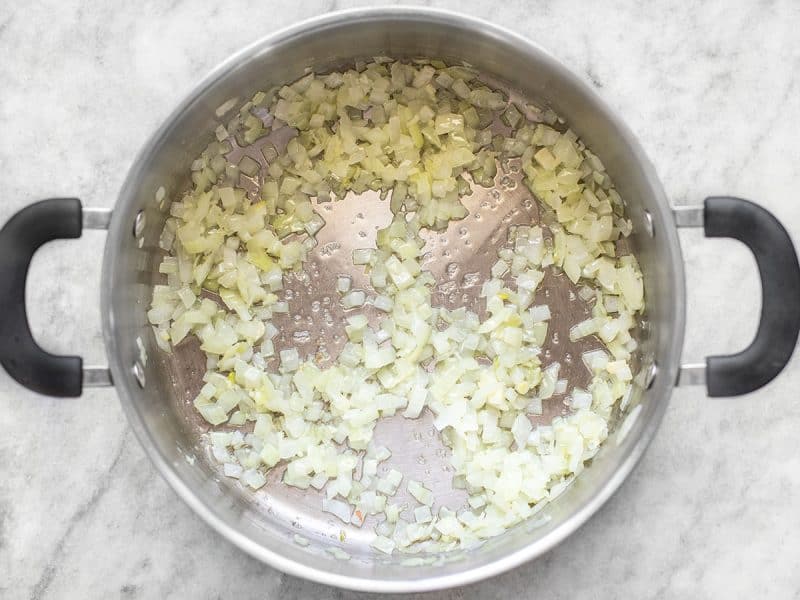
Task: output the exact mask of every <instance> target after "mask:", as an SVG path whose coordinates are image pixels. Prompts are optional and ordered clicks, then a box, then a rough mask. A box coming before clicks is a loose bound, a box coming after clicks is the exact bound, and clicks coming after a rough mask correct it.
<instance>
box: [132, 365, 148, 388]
mask: <svg viewBox="0 0 800 600" xmlns="http://www.w3.org/2000/svg"><path fill="white" fill-rule="evenodd" d="M133 377H134V378H135V379H136V383H138V384H139V387H141V388H144V384H145V380H144V367H143V366H142V363H140V362H139V361H138V360H137V361H136V362H135V363H133Z"/></svg>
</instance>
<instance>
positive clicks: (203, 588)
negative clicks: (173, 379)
mask: <svg viewBox="0 0 800 600" xmlns="http://www.w3.org/2000/svg"><path fill="white" fill-rule="evenodd" d="M362 4H367V3H362V2H344V1H337V0H333V2H321V1H317V0H309V1H306V2H247V1H244V0H228V1H227V2H224V3H218V2H214V3H212V2H204V3H198V2H188V1H181V0H176V1H173V2H170V3H165V2H160V1H156V0H149V1H148V0H145V1H142V2H136V3H126V4H122V3H110V2H102V1H99V0H85V1H84V2H79V1H77V0H47V1H39V2H29V3H11V2H4V3H1V4H0V57H2V58H1V59H0V172H2V174H3V184H4V185H3V195H2V201H0V221H5V219H6V218H8V217H9V216H10V215H11V214H12V213H13V212H14V211H16V210H18V209H19V208H20V207H22V206H24V205H25V204H28V203H30V202H32V201H34V200H36V199H39V198H44V197H50V196H58V195H76V196H78V197H80V198H82V199H83V200H84V201H85V203H86V204H87V205H90V206H112V205H113V203H114V198H115V195H116V191H117V189H118V188H119V186H120V184H121V182H122V178H123V177H124V176H125V172H126V169H127V167H128V165H129V164H130V162H131V160H132V158H133V156H134V155H135V153H136V152H137V150H138V148H139V147H140V146H141V145H142V144H143V142H144V140H145V138H146V136H147V135H149V133H150V132H151V131H152V130H153V129H154V128H155V127H156V126H157V125H158V124H159V123H160V122H161V120H162V119H164V118H165V117H166V115H167V114H168V112H169V111H170V110H171V109H172V107H173V106H174V105H175V104H176V103H177V102H178V101H179V100H180V98H181V97H182V96H183V95H184V94H185V93H186V92H187V91H188V90H189V89H190V88H191V86H192V85H193V84H194V83H195V82H196V81H197V80H198V79H199V78H200V77H201V76H202V75H204V74H205V72H207V71H208V70H209V69H210V68H211V67H212V66H214V65H215V64H216V63H218V62H219V61H221V60H222V59H223V58H225V57H226V56H227V55H228V54H230V53H231V52H232V51H234V50H235V49H237V48H239V47H240V46H242V45H244V44H245V43H247V42H250V41H252V40H254V39H256V38H258V37H259V36H261V35H264V34H266V33H269V32H270V31H273V30H276V29H278V28H280V27H283V26H285V25H288V24H291V23H294V22H296V21H299V20H301V19H304V18H306V17H309V16H312V15H315V14H318V13H320V12H325V11H329V10H333V9H335V8H345V7H348V6H354V5H362ZM434 4H435V5H437V6H442V7H447V8H451V9H456V10H460V11H463V12H466V13H470V14H473V15H476V16H480V17H483V18H486V19H489V20H492V21H495V22H497V23H500V24H502V25H504V26H506V27H509V28H511V29H513V30H516V31H518V32H520V33H522V34H524V35H526V36H529V37H530V38H532V39H534V40H536V41H537V42H539V43H540V44H541V45H543V46H544V47H546V48H548V49H550V50H551V51H552V52H553V53H554V54H555V55H557V56H558V57H559V58H560V59H561V60H563V61H564V62H565V63H566V64H567V65H569V66H570V67H571V68H573V69H574V70H575V71H576V72H578V73H579V74H580V75H581V76H582V77H583V78H584V79H585V80H586V81H588V82H589V83H590V84H591V85H593V86H595V87H596V88H597V89H598V91H599V92H600V93H601V94H602V95H603V96H604V97H605V98H606V99H607V101H608V102H609V103H611V105H612V106H614V107H615V108H616V109H617V110H618V111H619V112H620V113H621V114H622V115H623V116H624V118H625V120H626V121H627V122H628V124H629V125H630V126H631V128H632V129H633V130H634V131H635V132H636V133H637V134H638V135H639V137H640V139H641V140H642V142H643V144H644V146H645V149H646V150H647V152H648V153H649V155H650V157H651V159H652V161H653V162H654V164H655V166H656V169H657V170H658V172H659V174H660V175H661V177H662V178H663V181H664V184H665V187H666V189H667V192H668V194H669V196H670V197H671V198H672V200H673V201H674V202H675V203H676V204H685V203H691V202H697V201H700V200H701V199H702V198H703V197H704V196H706V195H710V194H722V193H730V194H735V195H740V196H743V197H747V198H751V199H753V200H755V201H757V202H759V203H761V204H763V205H764V206H766V207H767V208H769V209H770V210H772V211H774V212H775V213H776V215H777V216H778V217H779V218H780V219H781V220H782V221H783V222H784V223H785V224H786V225H787V227H788V229H789V230H790V232H792V233H793V235H794V238H795V240H796V241H797V240H798V239H800V197H798V195H797V182H798V181H800V160H798V159H800V151H798V144H797V132H798V130H799V129H800V89H799V88H798V83H799V81H800V42H798V30H800V6H798V4H797V3H794V2H791V1H790V0H786V1H774V2H769V1H767V2H759V3H755V2H736V3H733V2H725V1H724V0H707V1H705V2H696V3H683V2H681V3H678V2H674V3H673V2H658V3H642V2H628V1H615V2H605V3H588V2H586V3H582V2H574V1H562V0H545V1H535V2H523V1H520V0H511V1H506V2H503V3H493V2H487V1H486V0H460V1H458V2H456V1H443V2H435V3H434ZM681 235H682V240H683V248H684V253H685V260H686V265H687V272H688V287H689V300H690V303H689V325H688V331H687V343H686V348H685V351H684V357H685V359H686V360H697V359H701V358H702V357H703V356H705V355H707V354H710V353H718V352H725V351H731V350H735V349H738V348H741V347H743V346H744V344H745V343H746V341H747V340H748V338H749V337H750V336H751V335H752V334H753V332H754V331H755V325H756V322H757V310H758V306H759V299H758V294H759V287H758V280H757V277H756V274H755V269H754V264H753V260H752V259H751V258H750V257H749V255H748V254H747V253H746V252H745V251H744V250H743V249H742V248H741V247H739V246H738V245H736V244H735V243H733V242H725V241H706V240H703V239H702V235H701V234H700V233H698V232H686V233H682V234H681ZM103 243H104V236H103V234H102V233H98V232H88V233H86V234H85V235H84V238H83V239H82V240H80V241H78V242H69V243H67V242H64V243H56V244H52V245H50V246H48V247H46V248H45V249H43V250H42V251H41V252H40V253H39V254H38V255H37V257H36V258H35V260H34V264H33V267H32V272H31V277H30V280H29V288H28V299H29V311H30V316H31V322H32V326H33V329H34V332H35V333H36V334H37V336H38V338H39V339H40V340H41V342H42V344H43V345H45V346H46V347H47V348H48V349H50V350H53V351H56V352H68V351H71V352H75V351H78V352H80V353H82V354H83V355H84V357H85V358H86V360H87V362H89V363H94V364H97V363H102V362H103V361H104V356H103V347H102V342H101V337H100V325H99V307H98V298H99V273H100V258H101V255H102V248H103ZM798 384H800V358H798V359H797V360H795V361H794V362H793V363H792V364H791V365H790V366H789V368H788V369H787V370H786V372H785V373H784V374H783V375H782V376H781V377H780V379H778V380H777V381H775V382H774V383H773V384H772V385H770V386H769V387H768V388H767V389H765V390H762V391H760V392H758V393H755V394H752V395H751V396H748V397H744V398H737V399H724V400H710V399H707V398H706V397H705V395H704V393H703V391H702V390H701V389H681V390H677V391H676V392H675V394H674V395H673V401H672V404H671V406H670V407H669V410H668V413H667V417H666V418H665V420H664V423H663V425H662V428H661V431H660V432H659V434H658V436H657V437H656V439H655V441H654V442H653V444H652V446H651V448H650V450H649V452H648V453H647V455H646V457H645V458H644V460H643V461H642V464H641V465H640V466H639V467H638V468H637V470H636V471H635V472H634V473H633V475H632V476H631V477H630V478H629V480H628V481H627V483H626V484H625V485H624V486H623V488H622V489H621V491H620V492H619V493H618V494H617V495H616V496H615V497H614V498H613V499H612V500H611V501H610V502H609V503H608V504H607V505H606V506H605V508H603V509H602V510H601V511H600V512H599V514H598V515H597V516H595V518H594V519H592V520H591V521H590V522H589V523H588V524H587V525H586V526H584V527H583V528H582V529H581V530H580V531H579V532H578V533H577V534H576V535H574V536H572V537H571V538H570V539H568V540H567V541H566V542H565V543H564V544H562V545H561V546H559V547H558V548H557V549H555V550H554V551H553V552H551V553H549V554H548V555H546V556H545V557H543V558H542V559H540V560H538V561H537V562H535V563H532V564H529V565H525V566H523V567H521V568H518V569H516V570H514V571H512V572H510V573H507V574H505V575H502V576H499V577H497V578H494V579H492V580H490V581H486V582H484V583H480V584H477V585H472V586H469V587H465V588H461V589H456V590H451V591H447V592H442V593H439V594H434V595H430V596H429V597H431V598H441V599H456V598H528V597H530V598H534V597H536V598H550V599H560V598H570V599H572V598H642V599H644V598H686V597H694V598H723V597H724V598H765V597H767V598H800V569H799V568H798V567H799V566H800V564H799V563H800V539H799V538H798V531H800V511H799V510H798V507H800V451H798V443H797V439H798V436H797V429H798V425H800V403H798V402H797V401H796V399H797V397H798V392H797V390H798ZM0 465H2V469H3V476H2V477H0V597H3V598H35V599H44V598H67V597H79V598H101V597H102V598H106V597H117V596H119V597H122V598H186V597H194V598H216V597H224V598H235V597H240V598H251V597H264V598H298V599H300V598H302V599H307V598H331V597H333V598H361V597H364V596H365V595H364V594H351V593H348V592H342V591H338V590H332V589H330V588H326V587H324V586H320V585H317V584H312V583H308V582H306V581H302V580H298V579H294V578H291V577H288V576H285V575H283V574H281V573H279V572H277V571H275V570H273V569H270V568H268V567H265V566H263V565H262V564H260V563H258V562H256V561H254V560H252V559H250V558H248V557H247V556H245V555H244V554H243V553H241V552H239V551H238V550H237V549H235V548H234V547H232V546H231V545H229V544H228V543H227V542H225V541H223V540H222V539H221V538H220V537H219V536H217V535H216V534H215V533H213V532H212V531H211V530H210V529H209V528H208V527H206V526H205V525H204V524H203V523H202V522H201V521H200V520H199V519H198V518H197V517H196V516H195V515H194V514H193V513H192V512H191V511H190V509H189V508H188V507H186V506H185V505H184V504H183V503H182V502H181V501H180V500H178V498H177V497H176V496H175V494H173V493H172V491H171V490H170V489H169V488H168V486H167V484H166V483H165V482H164V481H163V480H162V479H161V478H160V477H159V476H158V475H157V473H156V472H155V470H154V469H153V467H152V466H151V465H150V463H149V461H148V460H147V458H146V457H145V455H144V453H143V451H142V450H141V449H140V447H139V446H138V443H137V442H136V440H135V438H134V436H133V435H132V434H131V432H130V430H129V428H128V426H127V424H126V422H125V418H124V416H123V415H122V413H121V410H120V407H119V404H118V402H117V400H116V397H115V395H114V392H113V390H90V391H88V392H87V393H86V394H85V395H84V397H83V398H80V399H75V400H58V399H48V398H42V397H37V396H35V395H33V394H31V393H28V392H26V391H25V390H23V389H21V388H20V387H18V386H17V385H15V384H14V383H12V382H11V381H10V380H9V379H8V378H7V377H6V376H5V375H4V374H0ZM425 597H428V596H425Z"/></svg>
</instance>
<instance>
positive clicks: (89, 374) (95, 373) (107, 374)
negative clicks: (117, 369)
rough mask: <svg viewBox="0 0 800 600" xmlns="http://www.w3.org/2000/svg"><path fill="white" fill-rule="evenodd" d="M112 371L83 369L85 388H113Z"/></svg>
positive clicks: (106, 368)
mask: <svg viewBox="0 0 800 600" xmlns="http://www.w3.org/2000/svg"><path fill="white" fill-rule="evenodd" d="M113 385H114V382H113V381H112V380H111V371H110V370H109V368H108V367H83V387H85V388H97V387H111V386H113Z"/></svg>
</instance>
